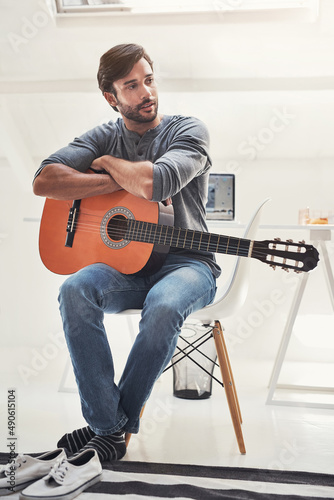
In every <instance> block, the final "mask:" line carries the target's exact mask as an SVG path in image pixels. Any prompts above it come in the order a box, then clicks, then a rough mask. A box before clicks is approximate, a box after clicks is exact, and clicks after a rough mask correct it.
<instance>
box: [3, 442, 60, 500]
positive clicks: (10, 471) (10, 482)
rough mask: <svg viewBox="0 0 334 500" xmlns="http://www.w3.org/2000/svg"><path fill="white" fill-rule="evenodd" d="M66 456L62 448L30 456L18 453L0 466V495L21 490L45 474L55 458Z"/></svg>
mask: <svg viewBox="0 0 334 500" xmlns="http://www.w3.org/2000/svg"><path fill="white" fill-rule="evenodd" d="M63 458H66V453H65V451H64V450H63V449H62V448H58V449H57V450H55V451H49V452H47V453H43V455H39V456H38V457H31V456H30V455H23V454H19V455H17V457H16V458H15V459H14V460H13V461H12V462H10V463H8V464H6V465H2V466H0V496H4V495H9V494H11V493H13V492H14V491H20V490H23V488H26V487H27V486H28V485H29V484H31V483H33V482H34V481H37V479H40V478H41V477H43V476H45V474H47V473H48V472H49V471H50V470H51V469H52V467H53V466H54V464H55V463H56V462H57V460H62V459H63Z"/></svg>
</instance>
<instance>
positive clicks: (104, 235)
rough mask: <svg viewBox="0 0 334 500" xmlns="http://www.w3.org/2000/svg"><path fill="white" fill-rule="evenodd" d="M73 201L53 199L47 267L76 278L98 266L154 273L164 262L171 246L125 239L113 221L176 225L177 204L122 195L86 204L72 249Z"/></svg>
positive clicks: (45, 238)
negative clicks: (174, 206)
mask: <svg viewBox="0 0 334 500" xmlns="http://www.w3.org/2000/svg"><path fill="white" fill-rule="evenodd" d="M72 203H73V202H72V200H68V201H60V200H53V199H49V198H47V199H46V201H45V205H44V210H43V215H42V219H41V225H40V235H39V251H40V256H41V259H42V261H43V263H44V265H45V266H46V267H47V268H48V269H49V270H50V271H52V272H54V273H56V274H72V273H75V272H76V271H78V270H79V269H81V268H83V267H86V266H88V265H90V264H94V263H97V262H100V263H104V264H107V265H109V266H111V267H113V268H114V269H116V270H118V271H120V272H121V273H124V274H135V273H138V272H139V271H143V272H145V273H149V272H154V270H155V269H158V268H159V267H160V266H161V265H162V263H163V260H164V257H165V255H166V253H167V252H168V250H169V246H166V245H156V244H152V243H143V242H137V241H125V240H124V239H123V237H122V231H121V232H120V234H119V235H117V234H116V236H115V235H113V234H112V233H110V221H115V223H117V220H118V219H119V220H120V221H121V222H122V220H127V219H135V220H140V221H144V222H149V223H154V224H161V223H162V224H167V225H173V221H174V218H173V209H172V206H168V207H165V206H164V205H162V204H160V203H154V202H150V201H147V200H144V199H141V198H137V197H135V196H133V195H131V194H130V193H128V192H127V191H124V190H122V191H117V192H115V193H112V194H106V195H101V196H96V197H91V198H85V199H83V200H81V202H80V208H79V210H78V213H77V215H76V221H75V224H74V232H73V241H72V246H66V239H67V235H68V231H67V227H68V220H69V211H70V209H71V207H72Z"/></svg>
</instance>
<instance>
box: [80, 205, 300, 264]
mask: <svg viewBox="0 0 334 500" xmlns="http://www.w3.org/2000/svg"><path fill="white" fill-rule="evenodd" d="M85 215H87V216H88V215H89V216H92V217H95V218H99V220H100V217H99V216H97V215H95V214H88V213H87V214H85ZM121 222H122V221H121ZM135 222H142V221H135ZM143 223H144V224H152V223H150V222H148V223H147V222H143ZM79 225H80V227H82V226H84V225H86V227H87V228H88V227H90V228H93V231H96V232H100V225H96V224H95V222H93V223H91V224H90V225H88V224H87V223H85V224H83V223H82V221H81V222H79V221H78V222H76V223H75V224H74V226H76V227H78V226H79ZM159 227H162V226H161V225H160V226H159ZM163 227H164V228H166V229H167V232H168V228H169V227H172V226H163ZM182 230H184V231H186V230H185V229H182V228H181V229H180V231H182ZM89 231H90V232H92V229H89ZM118 231H119V232H118ZM177 231H179V228H177ZM190 231H191V234H192V233H195V234H197V235H200V234H201V233H200V232H198V231H193V230H190ZM112 234H113V236H114V237H117V236H120V237H122V238H120V239H124V229H120V230H116V231H115V229H113V233H112ZM203 234H208V235H210V233H203ZM211 236H213V237H216V238H218V239H219V240H220V239H221V238H228V239H229V242H228V243H227V245H225V244H224V243H223V242H221V241H218V242H217V243H212V244H211V243H208V244H207V243H206V244H207V251H211V252H214V253H224V252H222V251H221V250H226V249H227V247H228V246H230V248H231V249H232V250H235V247H234V246H233V244H232V246H231V239H232V240H234V242H235V243H237V244H238V246H239V244H240V241H241V240H240V239H238V238H234V237H228V236H225V235H217V234H212V235H211ZM134 241H141V242H144V243H150V244H152V243H154V242H152V241H150V240H145V239H141V240H136V239H134ZM246 241H247V240H246ZM173 243H174V240H173V238H172V240H171V244H170V245H169V246H173ZM275 244H276V245H277V244H278V242H275ZM279 245H280V246H283V245H284V246H289V245H290V246H291V243H290V242H280V243H279ZM292 246H294V247H296V246H300V245H297V244H293V245H292ZM183 248H188V249H194V250H195V248H192V247H191V246H190V247H186V246H184V247H183ZM218 248H219V252H218ZM197 249H199V247H198V248H197ZM242 250H243V252H242V253H241V252H239V251H237V252H236V253H234V255H240V256H248V249H242ZM282 251H283V250H282ZM284 251H285V253H286V252H287V251H286V250H284ZM290 253H291V251H290ZM264 254H267V256H268V259H269V260H268V261H269V262H270V261H271V260H272V257H273V255H272V254H270V253H269V254H268V252H266V251H265V249H264V248H263V247H259V249H257V246H256V243H254V246H253V250H252V254H251V256H252V257H259V258H260V257H262V258H263V256H264ZM276 256H277V255H276ZM301 256H303V254H300V253H299V252H298V253H297V252H294V253H293V256H292V255H291V256H290V257H289V256H285V257H284V256H282V255H278V256H277V257H281V258H282V259H283V258H285V259H286V260H291V261H294V262H300V261H301V260H302V259H300V257H301ZM274 257H275V256H274ZM297 257H298V258H297Z"/></svg>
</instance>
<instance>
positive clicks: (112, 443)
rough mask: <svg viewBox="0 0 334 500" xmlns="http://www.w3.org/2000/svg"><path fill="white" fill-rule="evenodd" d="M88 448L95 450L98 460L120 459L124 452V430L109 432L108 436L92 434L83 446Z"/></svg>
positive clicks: (84, 448)
mask: <svg viewBox="0 0 334 500" xmlns="http://www.w3.org/2000/svg"><path fill="white" fill-rule="evenodd" d="M88 448H94V450H96V452H97V454H98V456H99V459H100V462H105V461H107V460H109V461H111V460H120V459H121V458H123V457H124V455H125V453H126V445H125V439H124V432H123V431H119V432H115V434H110V435H109V436H94V437H93V438H92V439H91V440H90V441H89V442H88V443H87V444H86V445H85V446H84V447H83V450H87V449H88ZM80 451H82V450H80Z"/></svg>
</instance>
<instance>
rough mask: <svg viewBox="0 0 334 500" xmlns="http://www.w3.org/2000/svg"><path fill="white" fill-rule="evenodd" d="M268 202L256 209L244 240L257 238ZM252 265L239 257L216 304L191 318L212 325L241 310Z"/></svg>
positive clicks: (249, 260)
mask: <svg viewBox="0 0 334 500" xmlns="http://www.w3.org/2000/svg"><path fill="white" fill-rule="evenodd" d="M268 201H269V198H267V199H265V200H264V201H262V203H260V205H259V206H258V207H257V208H256V210H255V212H254V213H253V215H252V217H251V218H250V221H249V223H248V225H247V227H246V229H245V232H244V234H243V238H245V239H249V240H253V239H254V238H255V234H256V231H257V229H258V227H259V223H260V216H261V212H262V208H263V206H264V205H265V204H266V203H267V202H268ZM250 264H251V259H250V258H247V257H237V259H236V262H235V265H234V268H233V270H232V273H231V277H230V279H229V281H228V282H227V284H225V286H224V287H223V288H222V289H220V287H219V285H218V289H217V294H216V298H215V300H214V302H213V303H212V304H210V305H209V306H206V307H204V308H203V309H200V310H199V311H196V312H195V313H193V314H191V316H190V318H191V319H200V320H202V321H203V323H211V321H214V320H217V319H220V318H226V317H228V316H231V315H232V314H233V313H234V312H235V311H236V310H238V309H240V307H241V306H242V305H243V304H244V302H245V300H246V297H247V294H248V288H249V272H250Z"/></svg>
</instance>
